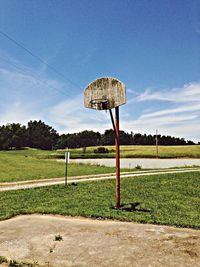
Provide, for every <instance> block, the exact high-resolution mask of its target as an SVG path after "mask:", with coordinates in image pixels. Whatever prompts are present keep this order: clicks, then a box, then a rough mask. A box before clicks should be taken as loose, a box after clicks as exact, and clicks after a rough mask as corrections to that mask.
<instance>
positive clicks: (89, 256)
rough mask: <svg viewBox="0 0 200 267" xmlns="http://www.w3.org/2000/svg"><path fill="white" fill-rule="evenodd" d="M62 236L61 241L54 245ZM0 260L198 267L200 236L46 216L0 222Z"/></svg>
mask: <svg viewBox="0 0 200 267" xmlns="http://www.w3.org/2000/svg"><path fill="white" fill-rule="evenodd" d="M56 235H60V236H61V237H62V239H63V240H61V241H55V236H56ZM0 255H3V256H5V257H7V258H8V259H15V260H17V261H30V262H38V263H39V264H41V265H43V266H59V267H62V266H80V267H82V266H92V267H95V266H98V267H99V266H100V267H101V266H104V267H106V266H109V267H112V266H115V267H118V266H125V267H126V266H127V267H131V266H134V267H139V266H141V267H144V266H149V267H150V266H151V267H157V266H158V267H162V266H167V267H170V266H173V267H176V266H177V267H180V266H184V267H189V266H195V267H198V266H200V231H198V230H191V229H178V228H174V227H167V226H156V225H150V224H134V223H127V222H116V221H98V220H90V219H83V218H71V217H62V216H50V215H30V216H19V217H16V218H13V219H10V220H7V221H1V222H0Z"/></svg>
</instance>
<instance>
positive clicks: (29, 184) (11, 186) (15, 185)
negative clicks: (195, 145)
mask: <svg viewBox="0 0 200 267" xmlns="http://www.w3.org/2000/svg"><path fill="white" fill-rule="evenodd" d="M197 171H198V172H199V171H200V168H188V169H187V168H185V169H174V170H173V169H171V170H165V171H161V170H154V171H135V172H122V173H121V178H125V177H138V176H147V175H160V174H170V173H183V172H184V173H185V172H197ZM106 179H115V174H114V173H112V174H97V175H93V176H91V175H89V176H85V175H84V176H75V177H69V179H68V183H79V182H85V181H97V180H106ZM64 183H65V179H64V177H61V178H51V179H42V180H29V181H20V182H11V183H0V191H10V190H18V189H27V188H34V187H42V186H51V185H57V184H64Z"/></svg>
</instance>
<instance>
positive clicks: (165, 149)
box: [57, 145, 200, 158]
mask: <svg viewBox="0 0 200 267" xmlns="http://www.w3.org/2000/svg"><path fill="white" fill-rule="evenodd" d="M105 147H106V148H107V149H108V150H109V153H104V154H96V153H94V150H95V149H96V148H97V147H87V148H86V150H84V149H83V148H79V149H71V150H70V151H71V156H72V158H95V157H96V158H114V157H115V146H105ZM57 153H58V154H59V153H60V152H59V151H57ZM120 155H121V157H122V158H156V157H157V154H156V147H155V146H120ZM158 156H159V158H200V145H193V146H159V147H158Z"/></svg>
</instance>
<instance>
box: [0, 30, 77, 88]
mask: <svg viewBox="0 0 200 267" xmlns="http://www.w3.org/2000/svg"><path fill="white" fill-rule="evenodd" d="M0 34H2V35H3V36H4V37H6V38H7V39H8V40H10V41H11V42H13V43H14V44H15V45H17V46H19V47H20V48H22V49H23V50H25V51H26V52H27V53H28V54H30V55H31V56H32V57H34V58H36V59H37V60H38V61H40V62H41V63H43V64H45V65H46V66H47V67H48V68H50V69H51V70H53V71H54V72H55V73H57V74H58V75H60V76H61V77H63V78H64V79H65V80H66V81H68V82H69V83H71V84H72V85H75V86H76V87H78V88H79V89H81V87H80V85H78V84H76V83H74V82H72V81H71V80H70V79H69V78H67V77H66V76H65V75H64V74H62V73H61V72H60V71H58V70H57V69H56V68H54V67H52V66H51V65H49V64H48V63H46V62H45V61H44V60H43V59H42V58H41V57H39V56H38V55H36V54H35V53H33V52H32V51H31V50H29V49H28V48H26V47H25V46H24V45H22V44H20V43H18V42H17V41H16V40H15V39H13V38H12V37H10V36H9V35H8V34H6V33H5V32H3V31H1V30H0Z"/></svg>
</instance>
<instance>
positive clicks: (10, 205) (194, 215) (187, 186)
mask: <svg viewBox="0 0 200 267" xmlns="http://www.w3.org/2000/svg"><path fill="white" fill-rule="evenodd" d="M121 202H122V203H123V204H126V205H127V207H128V204H129V203H130V202H139V203H140V206H139V207H138V208H137V210H136V211H131V212H129V211H125V210H116V209H113V208H112V206H114V205H115V181H113V180H105V181H95V182H94V181H93V182H83V183H79V184H77V185H76V184H75V185H68V186H67V187H65V186H63V185H57V186H50V187H42V188H35V189H27V190H17V191H8V192H1V193H0V219H1V220H3V219H8V218H11V217H12V216H16V215H19V214H32V213H42V214H62V215H71V216H84V217H92V218H101V219H102V218H103V219H106V218H107V219H117V220H122V221H134V222H142V223H154V224H164V225H174V226H178V227H191V228H196V229H200V175H199V173H178V174H165V175H157V176H153V175H152V176H148V177H147V176H146V177H136V178H124V179H122V181H121Z"/></svg>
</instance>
